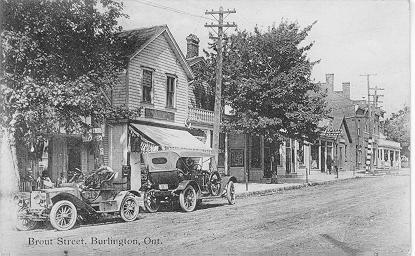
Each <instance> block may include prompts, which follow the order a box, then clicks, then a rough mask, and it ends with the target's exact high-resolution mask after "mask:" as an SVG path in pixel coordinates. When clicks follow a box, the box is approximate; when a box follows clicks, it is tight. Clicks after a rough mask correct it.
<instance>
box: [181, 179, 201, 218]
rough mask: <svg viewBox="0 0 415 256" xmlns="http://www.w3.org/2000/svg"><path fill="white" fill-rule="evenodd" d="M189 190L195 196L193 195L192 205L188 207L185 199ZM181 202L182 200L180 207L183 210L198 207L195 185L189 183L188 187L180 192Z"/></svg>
mask: <svg viewBox="0 0 415 256" xmlns="http://www.w3.org/2000/svg"><path fill="white" fill-rule="evenodd" d="M189 190H190V191H191V192H192V193H193V195H194V197H193V200H192V201H193V202H192V205H191V206H190V207H187V206H186V204H185V200H184V199H185V194H186V193H187V192H188V191H189ZM179 202H180V207H181V208H182V210H183V211H185V212H192V211H194V209H195V208H196V203H197V194H196V190H195V189H194V187H193V186H192V185H187V187H186V188H185V189H183V190H182V191H181V192H180V195H179Z"/></svg>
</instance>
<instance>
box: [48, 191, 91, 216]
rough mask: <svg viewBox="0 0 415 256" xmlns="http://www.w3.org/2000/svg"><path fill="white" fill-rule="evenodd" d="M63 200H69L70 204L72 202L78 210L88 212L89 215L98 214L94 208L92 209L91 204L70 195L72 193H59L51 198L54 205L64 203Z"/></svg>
mask: <svg viewBox="0 0 415 256" xmlns="http://www.w3.org/2000/svg"><path fill="white" fill-rule="evenodd" d="M62 200H68V201H70V202H72V203H73V204H74V205H75V207H76V208H77V209H78V210H85V211H87V212H88V213H89V214H94V213H96V211H95V210H94V208H92V207H91V206H90V205H89V204H87V203H85V202H84V201H82V199H80V198H78V197H76V196H74V195H72V194H70V193H66V192H63V193H59V194H57V195H56V196H54V197H52V198H51V201H52V203H53V204H55V203H56V202H58V201H62Z"/></svg>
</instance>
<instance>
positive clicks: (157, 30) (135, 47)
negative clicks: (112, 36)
mask: <svg viewBox="0 0 415 256" xmlns="http://www.w3.org/2000/svg"><path fill="white" fill-rule="evenodd" d="M163 33H165V35H166V39H167V41H168V43H169V45H170V47H171V49H172V51H173V52H174V54H175V55H176V58H177V59H178V60H179V62H180V64H181V66H182V67H183V69H184V71H185V72H186V75H187V77H188V78H189V80H193V78H194V75H193V72H192V70H191V68H190V66H189V64H188V63H187V61H186V58H185V57H184V55H183V53H182V51H181V50H180V48H179V45H178V44H177V42H176V40H174V38H173V35H172V34H171V32H170V30H169V28H168V27H167V25H161V26H153V27H148V28H138V29H132V30H126V31H122V32H120V33H118V34H117V36H118V37H119V38H120V39H124V45H123V46H122V47H121V49H120V50H121V53H120V54H121V56H122V57H125V58H127V59H128V60H131V59H132V58H134V57H135V56H136V55H137V54H139V53H140V52H141V51H142V50H143V49H144V48H146V47H147V46H148V45H149V44H150V43H151V42H153V41H154V40H155V39H156V38H158V37H159V36H160V35H162V34H163Z"/></svg>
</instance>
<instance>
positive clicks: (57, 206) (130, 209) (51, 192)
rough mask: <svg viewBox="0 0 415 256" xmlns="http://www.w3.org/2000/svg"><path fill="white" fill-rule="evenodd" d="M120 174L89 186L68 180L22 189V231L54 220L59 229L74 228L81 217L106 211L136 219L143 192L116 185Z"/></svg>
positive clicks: (19, 197)
mask: <svg viewBox="0 0 415 256" xmlns="http://www.w3.org/2000/svg"><path fill="white" fill-rule="evenodd" d="M116 176H117V173H114V174H113V175H109V176H108V175H107V177H108V179H105V180H103V181H102V182H101V183H100V184H97V183H96V182H95V183H94V184H92V186H85V183H84V182H79V183H66V184H62V186H61V187H58V188H47V189H39V190H35V191H32V192H19V193H17V194H16V196H15V200H16V201H17V202H16V203H17V205H18V207H19V210H18V214H17V215H18V221H17V225H16V228H17V229H18V230H30V229H33V228H34V227H35V226H36V225H37V224H38V223H39V222H45V221H50V223H51V224H52V226H53V227H54V228H55V229H57V230H68V229H71V228H72V227H73V226H74V225H75V223H76V221H77V218H82V219H96V218H97V217H99V216H102V215H103V214H111V215H121V218H122V219H123V220H124V221H133V220H135V219H136V218H137V216H138V213H139V206H140V205H142V206H143V203H142V200H141V197H140V193H139V192H138V191H134V190H123V189H121V188H119V187H117V186H116V185H114V184H113V182H112V181H113V179H114V178H116Z"/></svg>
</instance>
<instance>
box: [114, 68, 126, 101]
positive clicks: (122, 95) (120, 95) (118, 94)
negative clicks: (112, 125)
mask: <svg viewBox="0 0 415 256" xmlns="http://www.w3.org/2000/svg"><path fill="white" fill-rule="evenodd" d="M126 88H127V75H126V74H125V73H120V74H119V75H118V83H116V84H115V86H114V88H113V91H112V102H113V104H114V105H115V106H119V105H123V104H127V89H126Z"/></svg>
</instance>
